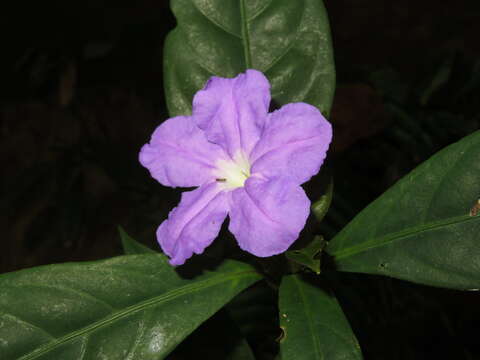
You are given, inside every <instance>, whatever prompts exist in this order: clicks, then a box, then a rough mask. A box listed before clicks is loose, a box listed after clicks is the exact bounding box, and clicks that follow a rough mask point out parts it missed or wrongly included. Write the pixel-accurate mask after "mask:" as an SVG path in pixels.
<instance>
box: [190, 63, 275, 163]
mask: <svg viewBox="0 0 480 360" xmlns="http://www.w3.org/2000/svg"><path fill="white" fill-rule="evenodd" d="M269 104H270V83H269V82H268V80H267V78H266V77H265V76H264V75H263V74H262V73H261V72H259V71H256V70H247V71H246V72H245V73H244V74H240V75H238V76H237V77H235V78H233V79H226V78H220V77H215V76H214V77H212V78H210V80H209V81H208V82H207V84H206V85H205V87H204V88H203V90H200V91H199V92H197V94H196V95H195V97H194V99H193V118H194V120H195V122H196V123H197V125H198V126H199V127H200V128H201V129H203V130H204V131H205V133H206V135H207V138H208V140H210V141H211V142H213V143H215V144H219V145H220V146H222V147H223V149H225V150H226V151H227V152H228V154H229V155H230V156H231V157H232V158H233V157H234V156H235V155H236V154H237V153H238V151H239V150H242V151H243V152H244V153H245V154H246V155H248V154H250V151H251V150H252V149H253V147H254V146H255V144H256V142H257V141H258V139H259V138H260V134H261V131H262V129H263V125H264V122H265V119H266V117H267V113H268V106H269Z"/></svg>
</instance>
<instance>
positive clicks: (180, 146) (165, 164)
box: [139, 116, 226, 187]
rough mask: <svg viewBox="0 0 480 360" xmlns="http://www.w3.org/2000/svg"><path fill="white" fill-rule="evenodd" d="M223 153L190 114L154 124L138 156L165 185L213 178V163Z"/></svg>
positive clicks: (197, 181)
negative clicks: (148, 140)
mask: <svg viewBox="0 0 480 360" xmlns="http://www.w3.org/2000/svg"><path fill="white" fill-rule="evenodd" d="M225 156H226V154H225V153H224V151H223V150H222V149H221V148H220V146H218V145H215V144H212V143H210V142H209V141H208V140H207V138H206V137H205V134H204V133H203V131H202V130H200V129H199V128H198V127H197V126H196V125H195V123H194V122H193V120H192V118H191V117H186V116H178V117H174V118H171V119H168V120H166V121H165V122H163V123H162V124H161V125H160V126H158V127H157V128H156V129H155V131H154V133H153V135H152V138H151V139H150V143H149V144H145V145H144V146H143V147H142V149H141V150H140V155H139V160H140V163H141V164H142V165H143V166H145V167H146V168H147V169H148V170H149V171H150V174H151V175H152V177H153V178H155V179H156V180H158V181H159V182H160V183H161V184H162V185H165V186H172V187H176V186H182V187H191V186H199V185H201V184H204V183H205V182H207V181H211V180H212V179H213V178H214V175H212V171H213V169H214V166H215V163H216V161H217V160H218V159H220V158H225Z"/></svg>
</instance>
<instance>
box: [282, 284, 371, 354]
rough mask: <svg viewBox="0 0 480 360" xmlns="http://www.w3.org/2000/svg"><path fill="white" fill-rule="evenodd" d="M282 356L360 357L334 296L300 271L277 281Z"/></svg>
mask: <svg viewBox="0 0 480 360" xmlns="http://www.w3.org/2000/svg"><path fill="white" fill-rule="evenodd" d="M279 307H280V327H281V328H282V329H283V338H282V339H281V340H280V351H281V354H282V359H284V360H289V359H296V360H317V359H319V360H320V359H321V360H336V359H342V360H354V359H362V355H361V351H360V346H359V345H358V342H357V340H356V338H355V335H354V334H353V332H352V329H351V328H350V324H349V323H348V321H347V319H346V318H345V315H344V314H343V311H342V309H341V308H340V305H339V304H338V302H337V300H336V299H335V297H334V296H333V295H332V294H330V293H329V292H327V291H325V290H324V289H321V288H320V287H318V286H315V285H313V284H312V283H310V282H309V281H308V279H306V278H302V277H301V276H299V275H289V276H286V277H284V278H283V279H282V283H281V285H280V304H279Z"/></svg>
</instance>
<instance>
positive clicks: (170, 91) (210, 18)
mask: <svg viewBox="0 0 480 360" xmlns="http://www.w3.org/2000/svg"><path fill="white" fill-rule="evenodd" d="M170 3H171V8H172V11H173V13H174V15H175V17H176V18H177V24H178V25H177V27H176V28H175V29H174V30H173V31H172V32H171V33H170V34H169V35H168V37H167V39H166V42H165V52H164V54H165V56H164V74H165V75H164V76H165V89H166V91H165V92H166V97H167V105H168V109H169V112H170V115H171V116H175V115H186V114H189V113H190V111H191V103H192V98H193V95H194V93H195V92H196V91H198V90H199V89H201V88H203V86H204V84H205V82H206V81H207V79H208V78H210V77H211V76H212V75H217V76H223V77H234V76H236V75H237V74H238V73H240V72H244V71H245V70H246V69H248V68H254V69H257V70H260V71H262V72H263V73H265V75H266V76H267V77H268V79H269V80H270V82H271V84H272V98H273V99H274V100H275V101H276V102H277V103H278V104H286V103H289V102H298V101H304V102H307V103H310V104H312V105H315V106H317V107H318V108H319V109H320V110H321V111H322V113H323V114H324V115H325V116H327V117H328V115H329V112H330V107H331V103H332V100H333V93H334V90H335V68H334V61H333V51H332V42H331V39H330V27H329V23H328V17H327V13H326V11H325V7H324V6H323V2H322V1H321V0H295V1H292V0H253V1H251V0H248V1H247V0H172V1H171V2H170Z"/></svg>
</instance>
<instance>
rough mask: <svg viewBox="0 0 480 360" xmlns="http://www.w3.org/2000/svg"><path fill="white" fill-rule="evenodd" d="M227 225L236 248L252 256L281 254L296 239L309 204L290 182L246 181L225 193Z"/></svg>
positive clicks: (286, 180)
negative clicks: (228, 217)
mask: <svg viewBox="0 0 480 360" xmlns="http://www.w3.org/2000/svg"><path fill="white" fill-rule="evenodd" d="M228 194H229V197H230V225H229V227H228V229H229V230H230V231H231V232H232V233H233V235H235V238H236V239H237V241H238V244H239V246H240V247H241V248H242V249H243V250H245V251H248V252H249V253H251V254H253V255H256V256H261V257H265V256H271V255H276V254H279V253H282V252H284V251H285V250H287V249H288V247H289V246H290V245H291V244H292V243H293V242H294V241H295V240H296V239H297V238H298V235H299V233H300V231H301V230H302V229H303V227H304V226H305V222H306V220H307V217H308V214H309V212H310V200H309V199H308V198H307V196H306V195H305V192H304V191H303V189H302V188H301V187H300V186H299V185H297V184H295V183H294V182H293V181H292V180H291V179H289V178H286V177H278V178H275V179H260V178H256V177H250V178H249V179H247V181H246V182H245V187H243V188H238V189H236V190H233V191H232V192H230V193H228Z"/></svg>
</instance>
